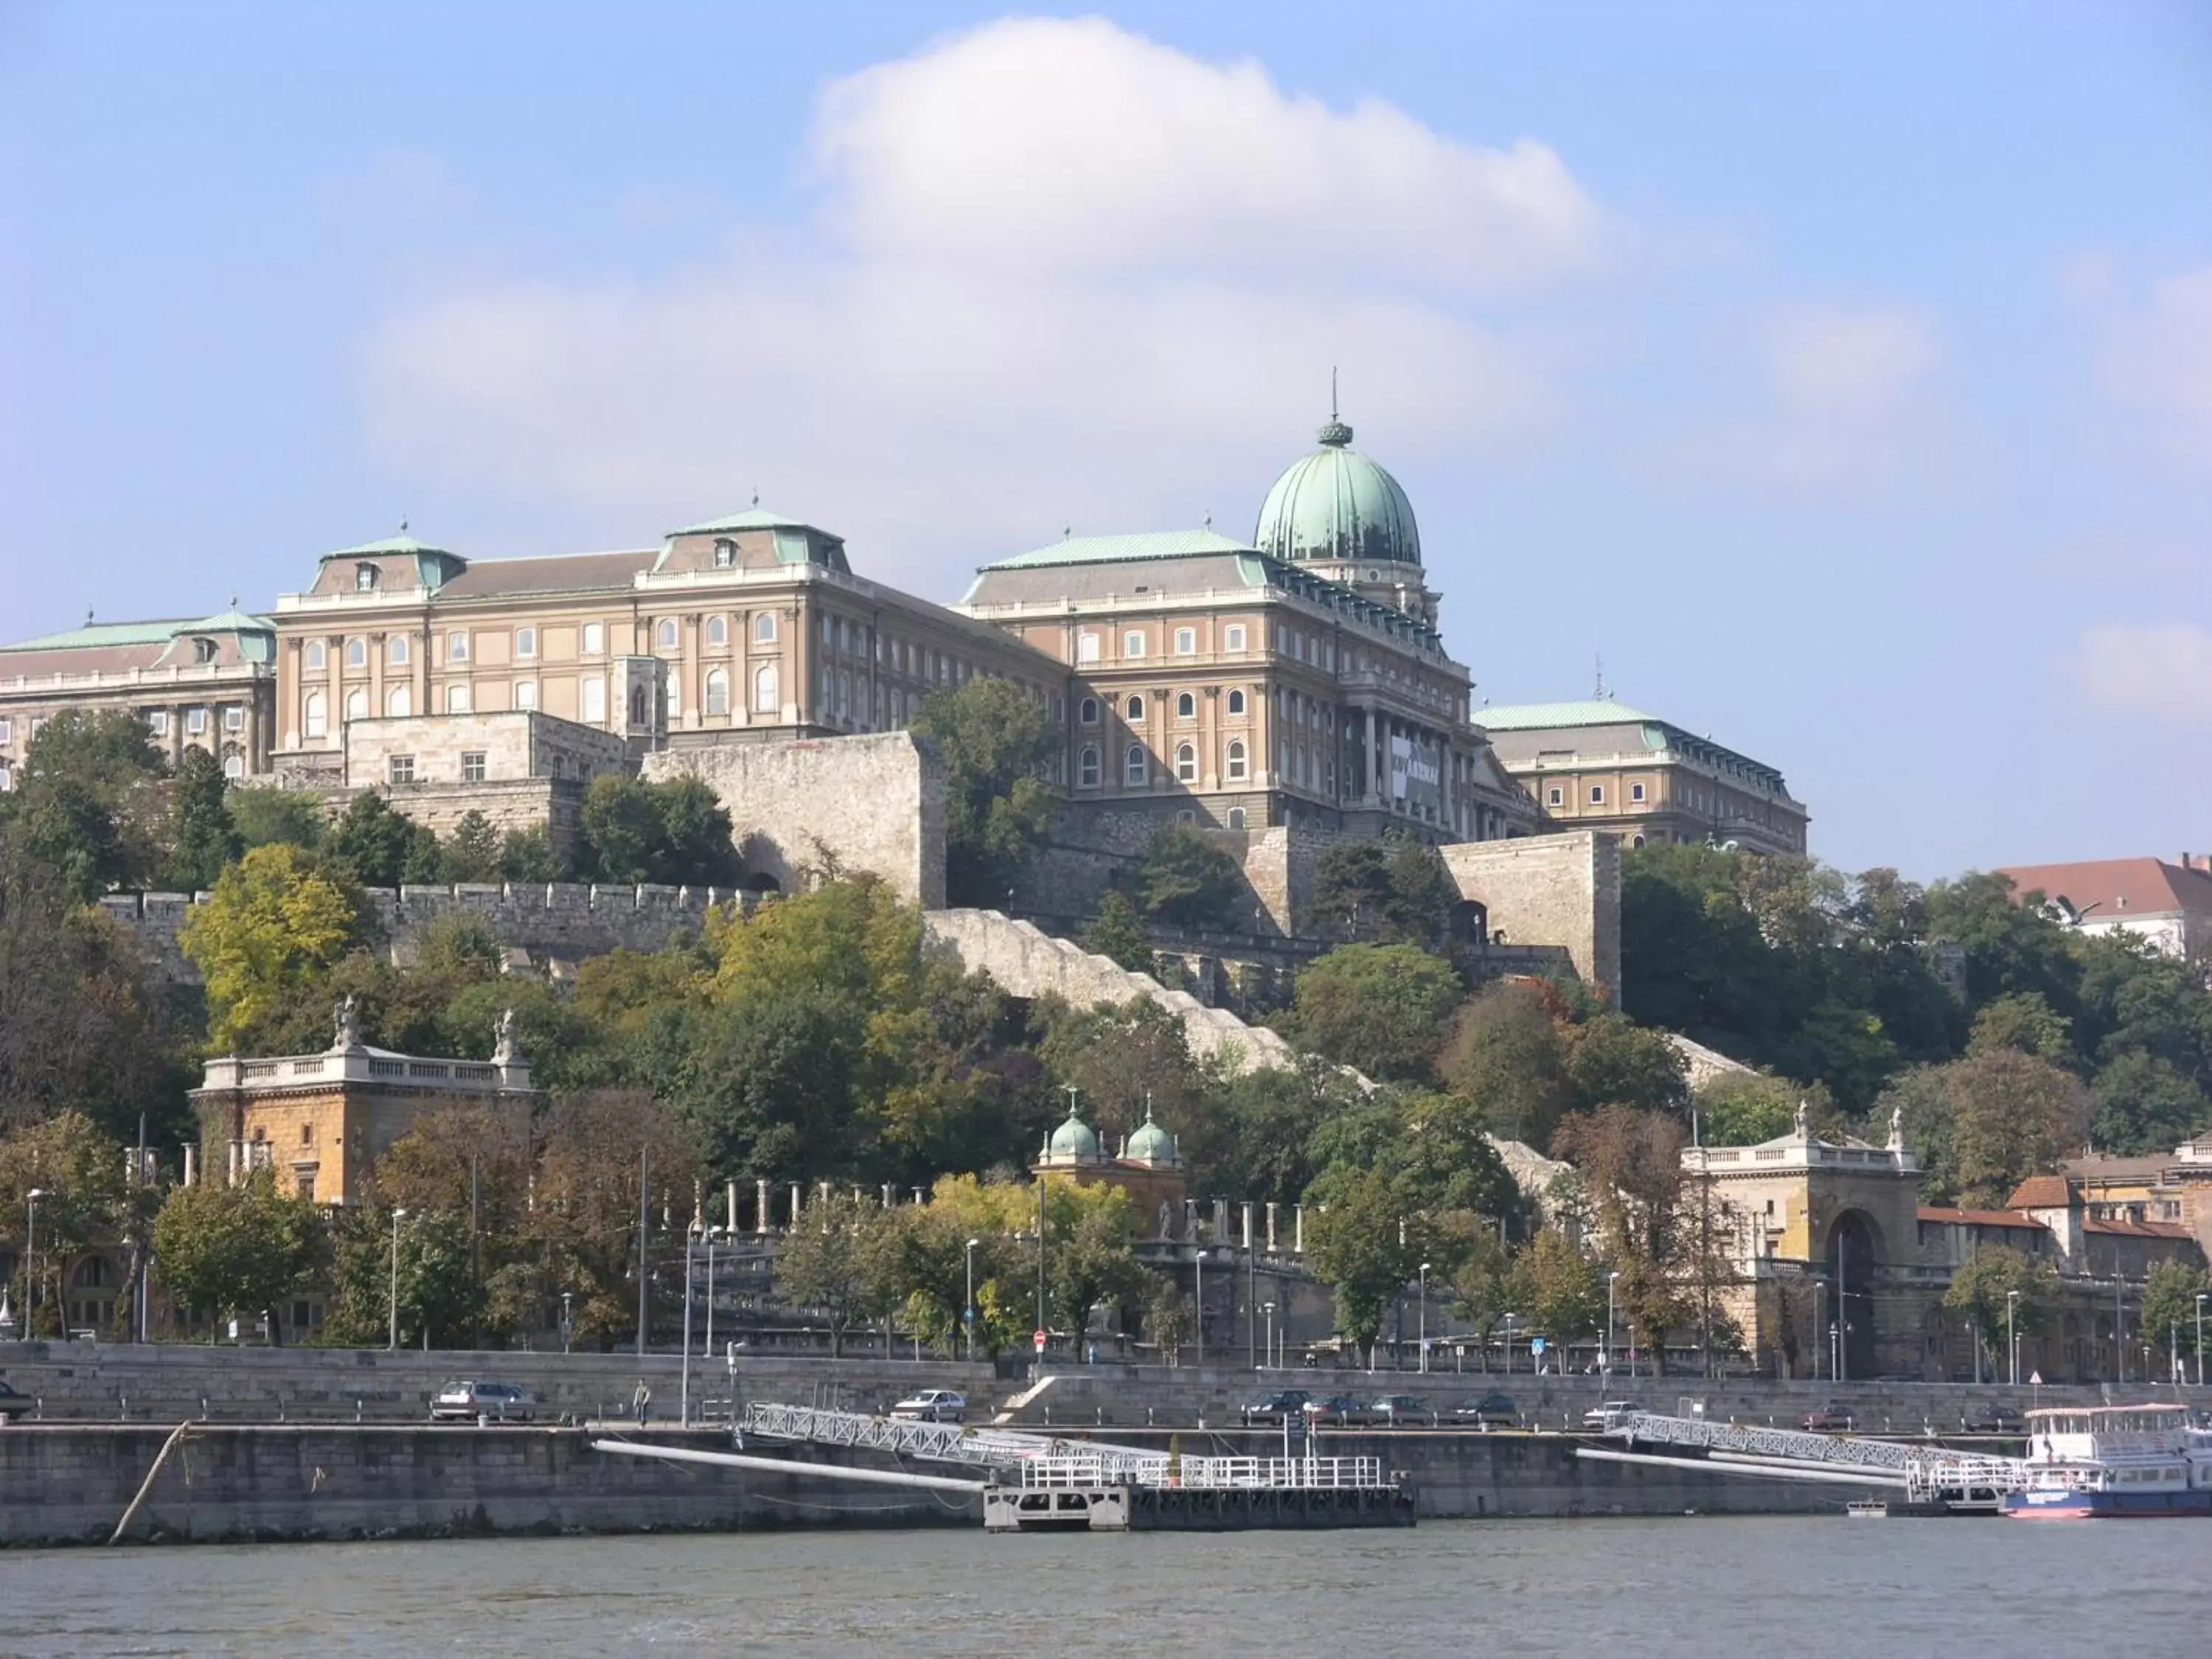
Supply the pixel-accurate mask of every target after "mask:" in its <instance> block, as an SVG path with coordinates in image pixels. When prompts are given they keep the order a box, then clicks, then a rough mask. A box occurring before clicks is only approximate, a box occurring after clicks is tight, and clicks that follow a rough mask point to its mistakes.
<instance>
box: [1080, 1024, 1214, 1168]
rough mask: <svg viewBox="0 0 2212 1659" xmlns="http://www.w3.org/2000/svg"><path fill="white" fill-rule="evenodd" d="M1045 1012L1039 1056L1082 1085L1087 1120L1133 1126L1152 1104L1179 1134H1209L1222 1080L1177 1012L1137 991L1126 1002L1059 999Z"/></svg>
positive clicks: (1116, 1127)
mask: <svg viewBox="0 0 2212 1659" xmlns="http://www.w3.org/2000/svg"><path fill="white" fill-rule="evenodd" d="M1040 1012H1041V1014H1042V1020H1043V1024H1044V1030H1045V1036H1044V1041H1043V1042H1042V1043H1040V1044H1039V1045H1038V1048H1037V1055H1038V1058H1039V1059H1041V1060H1043V1062H1044V1067H1045V1071H1046V1073H1047V1074H1048V1076H1049V1077H1050V1078H1051V1079H1052V1080H1053V1081H1054V1083H1055V1084H1057V1085H1059V1086H1060V1088H1062V1089H1067V1088H1073V1089H1074V1090H1075V1091H1076V1094H1077V1098H1078V1099H1079V1101H1080V1102H1081V1103H1082V1108H1083V1115H1084V1118H1085V1121H1087V1122H1088V1123H1089V1124H1090V1125H1091V1127H1092V1128H1094V1129H1096V1130H1097V1132H1098V1133H1100V1134H1101V1135H1103V1136H1105V1137H1106V1138H1108V1139H1115V1138H1117V1137H1119V1136H1121V1135H1125V1134H1127V1133H1130V1132H1131V1131H1133V1130H1134V1129H1135V1128H1136V1127H1137V1126H1138V1125H1139V1123H1141V1122H1143V1121H1145V1113H1146V1109H1147V1108H1148V1107H1149V1109H1151V1110H1152V1111H1153V1112H1154V1113H1155V1114H1156V1115H1158V1117H1159V1119H1160V1121H1162V1122H1164V1123H1165V1124H1168V1125H1169V1126H1170V1127H1171V1128H1173V1129H1174V1130H1175V1132H1176V1133H1178V1134H1190V1133H1202V1130H1201V1128H1200V1125H1201V1123H1202V1121H1203V1120H1204V1118H1205V1116H1206V1113H1207V1111H1208V1109H1209V1103H1210V1102H1211V1101H1212V1098H1213V1097H1214V1091H1215V1087H1216V1085H1215V1080H1214V1077H1213V1073H1212V1070H1211V1068H1209V1067H1208V1066H1204V1065H1201V1064H1200V1061H1199V1060H1197V1059H1196V1058H1195V1057H1194V1055H1193V1054H1191V1052H1190V1038H1189V1036H1188V1034H1187V1033H1186V1032H1185V1031H1184V1030H1183V1026H1182V1020H1180V1019H1179V1018H1176V1015H1175V1014H1174V1013H1173V1012H1170V1010H1168V1009H1165V1008H1163V1007H1161V1006H1159V1004H1158V1003H1156V1002H1154V1001H1152V1000H1150V999H1149V998H1146V997H1132V998H1131V999H1130V1000H1128V1001H1127V1002H1125V1003H1123V1004H1121V1006H1118V1007H1116V1006H1114V1005H1113V1004H1111V1003H1103V1002H1102V1003H1100V1004H1098V1005H1097V1006H1095V1007H1091V1008H1085V1009H1081V1010H1075V1009H1070V1008H1067V1007H1066V1006H1057V1005H1055V1006H1048V1007H1045V1008H1043V1009H1042V1010H1041V1011H1040Z"/></svg>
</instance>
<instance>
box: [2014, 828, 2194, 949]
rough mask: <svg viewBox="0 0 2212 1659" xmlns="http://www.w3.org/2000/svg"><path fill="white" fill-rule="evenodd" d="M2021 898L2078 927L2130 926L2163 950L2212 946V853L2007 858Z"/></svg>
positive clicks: (2116, 929)
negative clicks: (2064, 860)
mask: <svg viewBox="0 0 2212 1659" xmlns="http://www.w3.org/2000/svg"><path fill="white" fill-rule="evenodd" d="M1996 873H1997V874H1999V875H2001V876H2009V877H2011V878H2012V884H2013V892H2014V894H2015V896H2017V897H2018V898H2020V899H2021V901H2022V902H2026V901H2027V899H2028V898H2029V897H2030V896H2032V895H2040V897H2039V899H2038V900H2037V902H2039V904H2040V905H2041V907H2042V909H2043V913H2044V914H2045V915H2047V916H2049V917H2050V918H2051V920H2052V921H2057V922H2058V923H2059V924H2061V925H2062V926H2063V927H2069V928H2071V929H2072V930H2074V931H2075V932H2076V933H2090V934H2102V933H2126V934H2129V935H2130V936H2132V937H2133V938H2135V939H2138V940H2140V941H2141V942H2142V944H2144V945H2148V947H2149V948H2150V949H2151V950H2153V951H2158V952H2159V953H2160V955H2163V956H2170V957H2186V956H2191V955H2193V954H2194V955H2201V954H2203V952H2204V951H2205V950H2206V948H2207V947H2208V946H2212V859H2205V858H2203V857H2202V856H2200V855H2197V854H2190V853H2184V854H2181V861H2180V862H2179V863H2178V864H2168V863H2166V861H2165V860H2163V859H2154V858H2138V859H2087V860H2081V862H2079V863H2075V864H2015V865H2008V866H2005V867H2003V868H2002V869H2001V870H1999V871H1998V872H1996Z"/></svg>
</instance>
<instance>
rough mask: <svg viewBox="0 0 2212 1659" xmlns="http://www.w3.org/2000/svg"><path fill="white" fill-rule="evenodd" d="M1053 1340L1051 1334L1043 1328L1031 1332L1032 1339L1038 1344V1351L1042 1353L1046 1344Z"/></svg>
mask: <svg viewBox="0 0 2212 1659" xmlns="http://www.w3.org/2000/svg"><path fill="white" fill-rule="evenodd" d="M1050 1340H1052V1339H1051V1337H1050V1335H1049V1334H1048V1333H1046V1332H1044V1331H1042V1330H1038V1331H1032V1332H1030V1341H1032V1342H1034V1343H1036V1351H1037V1352H1039V1353H1042V1352H1044V1345H1045V1344H1046V1343H1047V1342H1048V1341H1050Z"/></svg>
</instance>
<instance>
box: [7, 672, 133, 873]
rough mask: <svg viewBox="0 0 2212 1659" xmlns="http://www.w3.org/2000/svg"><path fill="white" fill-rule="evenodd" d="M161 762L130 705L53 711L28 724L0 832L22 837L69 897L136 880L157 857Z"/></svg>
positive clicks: (30, 850) (8, 837)
mask: <svg viewBox="0 0 2212 1659" xmlns="http://www.w3.org/2000/svg"><path fill="white" fill-rule="evenodd" d="M166 771H167V766H166V764H165V763H164V762H163V761H162V759H161V754H160V751H159V750H156V749H155V747H154V745H153V743H152V741H151V739H150V738H149V737H148V736H147V733H146V727H145V724H144V722H143V721H142V720H139V719H138V718H137V716H136V715H134V714H128V713H125V712H124V711H121V710H116V709H110V710H103V711H100V712H97V713H88V712H84V711H81V710H70V711H68V712H66V713H64V714H57V715H55V716H54V717H53V718H52V719H51V720H47V721H46V723H45V724H44V725H43V726H40V728H39V730H38V731H36V732H33V734H32V736H31V740H30V742H29V743H28V744H27V745H26V746H25V748H24V750H23V765H22V769H21V773H20V774H19V775H18V776H17V779H16V781H15V788H14V789H12V790H11V791H9V793H6V794H0V838H4V839H9V840H15V839H18V838H20V840H21V843H22V845H23V846H24V847H25V848H27V850H28V851H29V852H30V853H31V854H33V855H34V856H35V857H37V858H39V859H40V860H42V861H43V862H45V863H46V864H48V865H51V866H52V867H53V868H54V869H55V871H56V872H58V874H59V876H60V878H61V879H62V882H63V884H64V886H65V888H66V889H67V890H68V891H69V892H70V894H71V895H72V896H75V897H76V898H79V899H90V898H94V897H96V896H99V895H100V894H101V893H103V892H106V891H107V890H109V889H111V888H113V887H143V886H144V885H145V884H147V883H148V882H149V880H150V879H151V878H152V876H153V874H154V872H155V870H156V869H157V868H158V867H159V866H160V863H161V849H160V842H161V831H162V829H164V827H165V825H164V818H165V814H164V813H163V811H162V810H161V792H160V789H159V784H160V781H161V778H162V776H163V775H164V774H165V773H166Z"/></svg>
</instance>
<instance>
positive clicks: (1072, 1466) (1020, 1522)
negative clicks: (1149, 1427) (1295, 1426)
mask: <svg viewBox="0 0 2212 1659" xmlns="http://www.w3.org/2000/svg"><path fill="white" fill-rule="evenodd" d="M1145 1474H1148V1475H1156V1478H1152V1479H1146V1478H1144V1477H1143V1476H1142V1475H1139V1474H1133V1473H1131V1472H1130V1471H1128V1470H1127V1469H1126V1468H1114V1467H1112V1466H1110V1465H1109V1463H1108V1462H1106V1461H1105V1460H1103V1459H1100V1458H1098V1457H1095V1456H1085V1455H1073V1456H1066V1455H1060V1456H1045V1457H1037V1458H1032V1459H1029V1460H1026V1461H1025V1462H1023V1463H1022V1464H1021V1465H1020V1466H1019V1468H1018V1469H1017V1470H1014V1471H1011V1472H1010V1478H1006V1479H1003V1480H994V1481H992V1482H991V1483H990V1484H989V1485H987V1486H985V1487H984V1489H983V1529H984V1530H985V1531H986V1532H1246V1531H1258V1530H1261V1529H1262V1528H1339V1527H1410V1526H1412V1525H1413V1504H1414V1492H1413V1483H1412V1482H1411V1481H1409V1480H1407V1479H1406V1478H1405V1477H1404V1476H1402V1475H1398V1474H1386V1473H1385V1472H1384V1470H1383V1463H1382V1460H1381V1459H1380V1458H1375V1457H1182V1456H1170V1457H1169V1458H1168V1459H1167V1460H1166V1462H1165V1466H1164V1468H1160V1469H1158V1471H1157V1472H1154V1471H1152V1470H1147V1471H1146V1472H1145Z"/></svg>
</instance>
